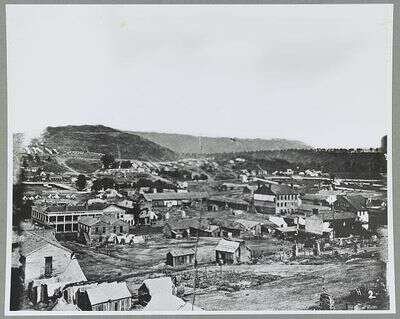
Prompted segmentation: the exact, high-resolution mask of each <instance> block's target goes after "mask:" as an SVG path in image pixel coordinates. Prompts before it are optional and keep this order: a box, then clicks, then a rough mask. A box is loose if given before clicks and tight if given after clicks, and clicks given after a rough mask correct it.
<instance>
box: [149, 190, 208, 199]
mask: <svg viewBox="0 0 400 319" xmlns="http://www.w3.org/2000/svg"><path fill="white" fill-rule="evenodd" d="M143 197H144V199H145V200H147V201H153V200H174V199H175V200H179V199H181V200H184V199H202V198H207V197H208V193H206V192H187V193H175V192H167V193H151V194H143Z"/></svg>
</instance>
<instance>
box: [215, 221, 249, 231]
mask: <svg viewBox="0 0 400 319" xmlns="http://www.w3.org/2000/svg"><path fill="white" fill-rule="evenodd" d="M211 224H212V225H217V226H219V227H225V228H230V229H236V230H246V227H245V226H244V225H243V224H241V223H238V222H236V221H234V220H229V219H213V220H212V221H211Z"/></svg>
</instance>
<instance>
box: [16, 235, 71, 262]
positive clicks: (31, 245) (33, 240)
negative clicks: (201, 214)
mask: <svg viewBox="0 0 400 319" xmlns="http://www.w3.org/2000/svg"><path fill="white" fill-rule="evenodd" d="M47 245H53V246H55V247H57V248H60V249H62V250H65V251H66V252H69V253H72V251H71V250H69V249H68V248H66V247H64V246H62V245H61V244H60V243H59V242H58V241H57V240H56V239H51V238H46V237H43V236H41V235H39V234H38V233H36V232H35V231H26V232H25V233H24V235H23V239H22V242H21V247H20V254H21V255H22V256H25V257H26V256H29V255H30V254H32V253H33V252H35V251H37V250H39V249H42V248H43V247H46V246H47Z"/></svg>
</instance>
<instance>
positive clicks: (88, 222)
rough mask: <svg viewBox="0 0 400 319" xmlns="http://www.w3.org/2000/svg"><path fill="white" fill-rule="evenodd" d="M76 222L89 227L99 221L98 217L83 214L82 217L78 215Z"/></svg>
mask: <svg viewBox="0 0 400 319" xmlns="http://www.w3.org/2000/svg"><path fill="white" fill-rule="evenodd" d="M78 222H79V223H81V224H83V225H86V226H89V227H91V226H93V225H96V224H97V223H98V222H99V219H98V218H94V217H91V216H84V217H80V218H79V219H78Z"/></svg>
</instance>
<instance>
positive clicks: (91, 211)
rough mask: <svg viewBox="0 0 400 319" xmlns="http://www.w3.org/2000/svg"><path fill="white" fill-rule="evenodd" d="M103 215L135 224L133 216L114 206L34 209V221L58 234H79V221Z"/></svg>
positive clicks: (99, 205)
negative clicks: (109, 215) (83, 218)
mask: <svg viewBox="0 0 400 319" xmlns="http://www.w3.org/2000/svg"><path fill="white" fill-rule="evenodd" d="M103 214H111V215H114V216H115V217H116V218H118V219H121V220H126V221H127V223H129V224H130V225H133V224H134V221H133V217H132V215H129V214H126V213H125V210H124V209H122V208H120V207H118V206H117V205H112V204H101V203H95V204H92V205H81V206H78V205H67V204H60V205H52V206H47V205H40V206H33V207H32V213H31V216H32V220H33V222H37V223H39V224H41V225H43V226H46V227H50V228H54V229H55V231H56V233H57V234H59V233H75V234H77V233H78V231H79V229H78V220H79V218H82V217H98V216H101V215H103Z"/></svg>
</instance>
